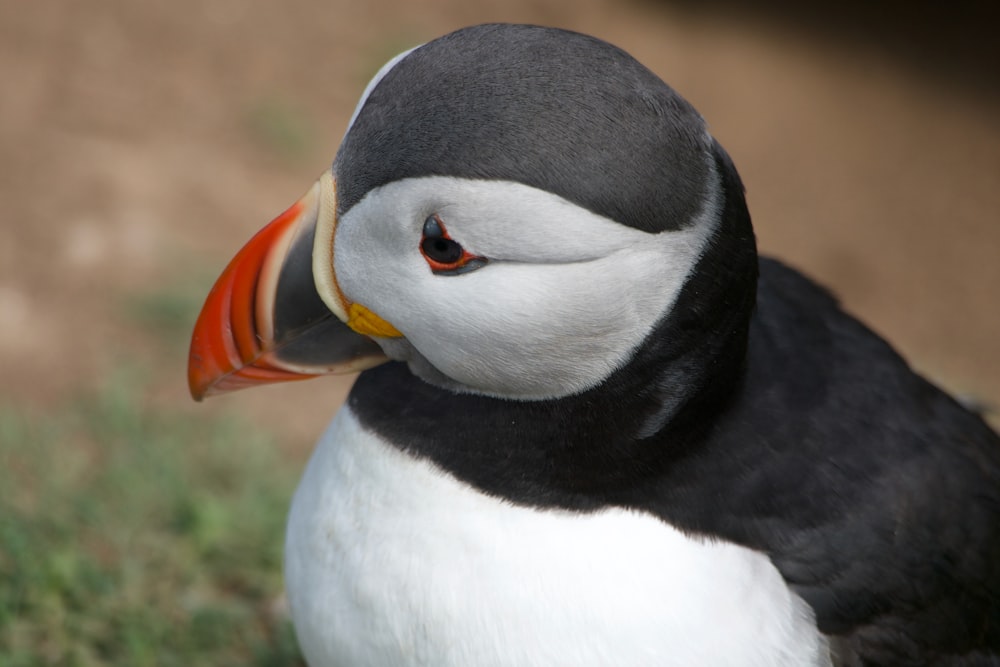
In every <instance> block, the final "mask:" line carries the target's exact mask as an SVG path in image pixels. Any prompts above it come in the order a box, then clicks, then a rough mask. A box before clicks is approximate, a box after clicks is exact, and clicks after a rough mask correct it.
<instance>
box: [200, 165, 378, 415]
mask: <svg viewBox="0 0 1000 667" xmlns="http://www.w3.org/2000/svg"><path fill="white" fill-rule="evenodd" d="M334 201H335V193H334V192H333V179H332V177H330V176H329V175H328V174H324V177H323V178H321V179H320V180H319V181H317V182H316V183H315V184H314V185H313V187H312V188H311V189H310V190H309V192H308V193H306V195H305V196H304V197H302V199H300V200H299V201H297V202H295V203H294V204H293V205H292V206H291V207H290V208H289V209H288V210H287V211H285V212H284V213H282V214H281V215H279V216H278V217H277V218H275V219H274V220H273V221H272V222H271V223H270V224H268V225H267V226H266V227H264V229H262V230H261V231H260V232H258V233H257V235H256V236H254V237H253V238H252V239H250V242H249V243H247V244H246V246H244V247H243V249H242V250H240V251H239V253H238V254H237V255H236V257H234V258H233V260H232V261H231V262H229V266H227V267H226V269H225V270H224V271H223V272H222V275H221V276H219V279H218V280H217V281H216V282H215V286H214V287H212V291H211V292H209V295H208V298H207V299H206V300H205V305H204V306H203V307H202V310H201V314H200V315H199V316H198V321H197V323H196V324H195V327H194V333H193V335H192V337H191V352H190V356H189V357H188V385H189V386H190V388H191V395H192V396H193V397H194V399H195V400H198V401H200V400H201V399H202V398H204V397H205V396H214V395H216V394H222V393H226V392H229V391H235V390H237V389H243V388H245V387H253V386H256V385H261V384H268V383H272V382H285V381H289V380H305V379H309V378H311V377H315V376H317V375H325V374H328V373H351V372H357V371H360V370H364V369H365V368H370V367H372V366H375V365H377V364H380V363H382V362H383V361H385V360H386V357H385V355H384V354H383V353H382V350H381V348H379V346H378V345H377V344H376V343H375V342H374V341H373V340H372V339H370V338H368V337H367V336H363V335H360V334H358V333H356V332H355V331H354V330H352V329H351V328H349V327H348V326H347V325H346V324H344V323H343V322H342V321H341V319H340V317H338V315H337V314H335V313H334V312H333V311H332V310H331V309H330V307H328V306H327V305H326V304H325V303H324V301H323V299H322V298H321V297H320V295H319V293H318V292H317V290H316V281H315V279H314V277H313V259H312V258H313V244H314V240H315V238H316V236H317V233H316V232H317V230H316V227H317V223H318V222H320V223H321V224H327V225H331V226H335V224H336V217H335V215H334V212H333V206H334V204H333V203H334ZM332 231H333V230H332V229H326V230H324V232H323V233H322V234H320V237H321V238H332ZM324 256H325V257H330V256H331V253H330V252H326V253H325V254H324ZM329 271H330V272H331V273H332V267H330V269H329ZM335 305H336V304H335ZM338 310H341V309H340V308H338ZM341 316H343V313H342V314H341Z"/></svg>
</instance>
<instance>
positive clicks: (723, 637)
mask: <svg viewBox="0 0 1000 667" xmlns="http://www.w3.org/2000/svg"><path fill="white" fill-rule="evenodd" d="M287 545H288V546H287V553H286V565H285V569H286V580H287V586H288V592H289V598H290V600H291V603H292V612H293V615H294V617H295V619H296V633H297V635H298V638H299V642H300V645H301V646H302V649H303V652H304V653H305V655H306V656H308V658H309V661H310V664H316V665H403V664H419V665H440V666H442V667H444V666H448V665H452V666H455V667H459V666H463V665H471V664H475V665H484V666H486V665H525V666H529V665H557V664H572V665H581V666H584V665H615V664H627V665H636V666H637V667H638V666H641V665H650V666H653V665H657V666H662V665H677V666H678V667H680V666H682V665H692V664H711V665H733V666H734V667H736V666H739V667H743V666H753V665H760V666H761V667H763V666H781V665H788V666H789V667H792V666H795V667H800V666H803V665H827V664H829V656H828V652H827V651H826V641H825V639H824V638H823V637H822V636H821V635H820V634H819V632H818V631H817V630H816V627H815V624H814V622H813V616H812V612H811V610H810V609H809V607H808V605H806V604H805V602H803V601H802V600H801V599H800V598H799V597H798V596H797V595H795V594H794V593H793V592H791V591H790V590H789V589H788V588H787V586H786V585H785V583H784V581H783V580H782V579H781V576H780V574H779V573H778V571H777V569H776V568H775V567H774V566H773V565H772V564H771V562H770V561H769V560H768V559H767V557H766V556H764V555H763V554H760V553H757V552H754V551H752V550H749V549H746V548H744V547H739V546H736V545H734V544H732V543H727V542H723V541H719V540H714V539H710V538H705V537H702V536H693V535H686V534H685V533H683V532H681V531H679V530H677V529H674V528H672V527H670V526H669V525H664V524H663V522H661V521H659V520H658V519H656V518H654V517H652V516H650V515H648V514H646V513H642V512H637V511H631V510H624V509H620V508H609V509H605V510H601V511H598V512H591V513H578V512H569V511H565V510H559V509H547V510H543V511H539V510H537V509H535V508H531V507H525V506H520V505H515V504H512V503H510V502H508V501H506V500H504V499H502V498H498V497H495V496H489V495H486V494H483V493H480V492H478V491H477V490H476V489H474V488H472V487H470V486H469V485H467V484H465V483H463V482H462V481H460V480H458V479H456V478H454V477H452V476H450V475H447V474H446V473H444V472H442V471H441V470H440V469H438V468H436V467H435V466H434V465H433V464H432V463H430V462H429V461H426V460H421V459H420V458H416V457H413V456H410V455H408V454H406V453H405V452H403V451H401V450H400V449H399V448H398V446H395V445H393V444H391V443H388V442H386V441H385V440H383V439H382V438H381V437H379V436H378V435H376V434H374V433H372V432H371V431H370V430H367V429H365V428H364V427H363V425H362V424H361V423H360V422H359V420H358V417H357V416H356V415H355V414H354V413H353V412H352V410H351V408H349V407H347V408H344V409H343V410H342V411H341V412H340V414H338V415H337V417H336V419H335V420H334V422H333V424H332V425H331V426H330V429H329V430H328V432H327V433H326V434H325V435H324V437H323V438H322V439H321V440H320V443H319V445H318V446H317V449H316V452H315V454H314V455H313V458H312V460H311V461H310V463H309V467H308V469H307V471H306V473H305V476H304V477H303V480H302V483H301V485H300V486H299V489H298V491H297V492H296V495H295V500H294V503H293V506H292V511H291V515H290V518H289V526H288V541H287ZM445 628H446V629H447V631H444V632H442V631H441V629H445Z"/></svg>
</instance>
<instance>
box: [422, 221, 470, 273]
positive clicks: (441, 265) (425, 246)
mask: <svg viewBox="0 0 1000 667" xmlns="http://www.w3.org/2000/svg"><path fill="white" fill-rule="evenodd" d="M420 254H421V255H423V256H424V259H425V260H426V261H427V264H428V265H430V267H431V271H432V272H434V273H435V274H437V275H455V274H459V273H467V272H469V271H474V270H475V269H478V268H480V267H481V266H483V265H485V264H486V258H485V257H480V256H478V255H473V254H472V253H471V252H469V251H468V250H466V249H465V248H463V247H462V246H461V244H459V243H458V241H456V240H455V239H453V238H451V237H450V236H449V235H448V230H447V229H445V226H444V223H443V222H441V218H440V217H438V215H437V214H436V213H435V214H434V215H432V216H430V217H428V218H427V220H426V221H424V229H423V236H422V237H421V239H420Z"/></svg>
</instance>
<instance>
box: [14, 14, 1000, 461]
mask: <svg viewBox="0 0 1000 667" xmlns="http://www.w3.org/2000/svg"><path fill="white" fill-rule="evenodd" d="M494 20H505V21H520V22H533V23H543V24H550V25H560V26H563V27H568V28H572V29H576V30H580V31H583V32H588V33H591V34H595V35H597V36H600V37H602V38H604V39H607V40H609V41H611V42H614V43H616V44H618V45H620V46H622V47H624V48H625V49H626V50H628V51H630V52H631V53H632V54H633V55H635V56H636V57H637V58H639V60H641V61H642V62H644V63H645V64H647V65H648V66H649V67H650V68H651V69H653V70H654V71H655V72H657V73H659V74H660V75H661V76H662V77H663V78H664V79H665V80H667V81H668V82H669V83H671V84H672V85H674V86H675V87H676V88H677V89H678V90H680V91H681V93H682V94H684V95H685V96H686V97H687V98H688V99H690V100H691V101H692V102H693V103H694V104H695V105H696V106H697V107H698V108H699V109H700V110H701V112H702V113H703V114H704V115H705V117H706V118H707V119H708V120H709V122H710V124H711V126H712V128H713V130H714V133H715V134H716V136H717V137H718V138H719V139H720V140H721V141H722V143H723V144H724V145H725V146H726V147H727V148H728V150H729V152H730V153H731V154H732V156H733V158H734V159H735V161H736V163H737V165H738V166H739V168H740V170H741V173H742V175H743V178H744V180H745V182H746V184H747V187H748V191H749V200H750V207H751V211H752V213H753V215H754V219H755V222H756V226H757V232H758V237H759V241H760V245H761V248H762V249H763V250H764V251H766V252H768V253H770V254H774V255H778V256H780V257H782V258H785V259H786V260H787V261H789V262H791V263H792V264H794V265H796V266H798V267H800V268H802V269H803V270H805V271H806V272H807V273H809V274H811V275H812V276H814V277H816V278H817V279H819V280H820V281H821V282H823V283H824V284H826V285H828V286H830V287H832V288H833V289H834V291H835V292H836V293H837V294H838V295H839V296H840V297H841V299H842V301H843V302H844V303H845V304H846V306H847V308H848V309H850V310H851V311H853V312H854V313H856V314H858V315H859V316H861V317H862V318H863V319H864V320H865V321H866V322H868V323H869V324H870V325H871V326H873V327H874V328H875V329H876V330H878V331H879V332H881V333H882V334H884V335H886V336H887V337H888V338H889V339H890V340H892V341H894V343H895V344H896V345H897V346H898V348H899V349H900V350H902V351H903V352H904V353H905V354H906V355H907V356H908V357H909V358H910V359H911V360H912V362H913V363H914V365H915V366H916V367H917V368H918V369H920V370H921V371H923V372H925V373H926V374H928V375H929V376H931V377H932V378H934V379H935V380H936V381H938V382H939V383H942V384H944V385H945V386H947V387H949V388H950V389H952V390H954V391H956V392H960V393H962V394H968V395H971V396H975V397H977V398H979V399H980V400H982V401H984V402H987V403H991V404H1000V353H998V351H997V349H996V347H997V342H998V340H1000V309H998V308H997V300H998V291H1000V219H998V217H1000V216H998V211H1000V178H998V177H1000V98H998V97H997V96H996V95H995V91H992V90H991V89H989V88H984V87H973V86H966V85H959V84H958V83H955V82H953V81H952V80H951V79H950V78H949V76H948V72H947V69H946V68H945V69H944V71H941V70H936V71H935V74H934V75H933V76H927V75H925V74H924V73H923V72H922V70H921V69H920V68H919V67H914V66H913V65H912V64H911V63H908V62H906V61H904V60H901V59H899V58H896V57H895V56H894V55H893V53H892V52H891V51H886V50H881V49H878V48H868V47H866V46H859V45H857V44H854V43H848V42H844V41H840V40H838V39H836V36H833V37H831V36H830V35H823V36H818V33H816V32H813V31H806V30H802V29H797V28H796V27H795V25H794V24H793V23H789V22H786V21H778V20H775V19H774V17H773V16H771V17H770V18H766V19H765V18H754V17H747V16H745V15H743V16H740V15H735V14H731V13H725V12H722V13H711V14H706V13H697V12H692V11H689V10H681V9H677V8H676V7H674V6H672V5H669V4H662V5H661V4H654V3H638V4H628V5H624V4H621V3H615V2H612V1H611V0H577V1H574V2H570V1H569V0H535V1H530V0H505V1H503V2H501V1H500V0H494V1H491V2H480V3H469V2H465V1H462V2H459V1H457V0H433V1H431V2H424V3H421V4H420V5H417V4H415V3H406V2H394V1H392V0H369V2H365V3H358V2H340V1H338V0H334V1H332V2H310V1H307V0H294V1H291V2H284V3H264V2H260V3H251V2H241V1H240V0H201V1H200V2H195V1H194V0H177V1H175V2H172V3H137V2H130V1H128V0H112V1H109V2H103V3H73V2H63V3H41V2H34V3H31V2H19V1H18V0H0V79H2V80H3V82H4V91H5V92H4V96H3V97H4V100H3V103H2V104H0V154H2V156H3V161H4V165H5V168H4V169H2V170H0V200H2V202H3V216H4V217H3V219H2V221H0V372H2V376H3V380H4V381H3V384H2V389H0V401H2V402H5V403H8V404H12V405H19V406H25V405H29V406H30V405H34V406H37V407H40V408H41V409H44V408H46V407H54V406H57V405H58V404H59V401H60V400H63V399H65V398H66V397H68V396H71V395H74V394H77V393H79V392H81V391H84V392H86V391H91V390H93V389H94V388H96V387H99V386H101V384H102V383H106V382H109V381H114V379H113V378H114V376H113V375H112V374H111V371H112V369H114V368H116V367H119V366H120V365H121V364H123V363H127V364H131V365H136V366H139V367H141V368H144V369H148V370H149V371H150V372H151V378H150V380H149V382H148V387H149V394H148V399H149V400H152V401H157V402H162V403H166V404H170V405H173V406H177V407H178V409H181V410H185V411H190V412H194V411H204V412H213V411H233V412H239V413H241V414H246V415H248V417H249V418H252V419H255V420H257V421H258V422H259V423H262V424H266V425H267V426H268V427H269V428H273V429H276V430H279V431H280V432H283V433H286V434H287V435H288V438H289V439H290V440H292V441H293V442H295V443H308V442H309V440H311V439H312V438H313V437H314V436H315V434H316V433H317V432H318V431H319V429H320V428H322V425H323V423H324V422H325V421H326V420H327V419H328V417H329V415H330V414H331V413H332V412H333V410H334V409H335V407H336V403H337V401H339V400H340V398H341V397H342V396H343V392H344V391H345V389H346V386H347V381H345V380H343V379H331V380H325V381H324V382H326V384H325V385H324V384H322V383H307V384H302V385H299V386H283V387H274V388H266V389H261V390H259V391H254V392H247V393H245V394H242V395H234V396H232V397H227V398H222V399H215V400H213V401H210V402H208V403H207V404H205V405H203V406H195V405H193V404H191V403H190V402H189V399H188V397H187V390H186V387H185V385H184V372H185V370H184V365H185V358H184V351H183V348H184V344H183V343H180V344H177V345H163V344H162V343H156V342H154V340H153V338H155V337H151V336H150V334H149V332H148V331H146V330H144V329H142V328H141V327H138V326H137V325H136V324H135V322H134V321H133V320H131V319H130V318H129V317H127V316H126V315H123V312H124V311H125V310H126V309H125V308H124V307H123V304H125V303H128V300H129V299H134V298H138V297H141V295H143V294H148V293H151V292H155V291H157V290H162V289H164V288H165V287H169V286H171V285H174V286H176V285H178V284H184V283H187V284H190V283H192V282H193V283H195V284H196V285H197V287H195V288H193V289H197V290H200V291H207V289H208V287H209V284H210V281H211V278H212V277H214V276H210V275H208V274H209V273H216V272H217V271H218V270H220V269H221V268H222V266H223V265H224V263H225V261H227V260H228V258H229V256H230V255H231V254H232V253H233V252H234V251H235V250H236V249H237V248H238V247H239V246H240V245H241V244H242V243H243V242H244V241H245V240H246V239H247V238H249V236H250V235H251V234H252V232H254V231H255V230H256V229H257V228H258V227H260V226H261V225H262V224H264V223H265V222H267V221H268V219H270V217H271V216H273V215H274V214H276V213H277V212H279V211H280V210H282V209H283V208H284V207H285V205H286V204H288V203H290V202H291V201H293V200H294V199H295V198H297V197H298V196H299V195H300V194H301V193H302V192H303V191H304V190H305V188H306V187H307V186H308V185H309V184H310V183H311V182H312V179H313V178H314V177H315V176H316V175H317V174H318V173H319V172H320V171H321V170H322V169H324V168H325V167H326V165H327V163H328V161H329V159H330V158H331V157H332V155H333V153H334V151H335V149H336V145H337V142H338V140H339V137H340V135H341V134H342V132H343V130H344V127H345V125H346V121H347V118H348V117H349V114H350V112H351V110H352V108H353V105H354V102H355V100H356V99H357V96H358V95H359V94H360V92H361V90H362V89H363V87H364V84H365V83H366V81H367V79H368V77H369V76H370V75H371V74H372V73H373V72H374V70H375V69H376V68H377V67H378V66H379V65H380V64H381V63H382V62H383V61H384V60H386V59H387V58H388V57H390V56H391V55H393V54H394V53H395V52H397V51H399V50H401V49H402V48H405V47H407V46H409V45H412V44H415V43H418V42H420V41H425V40H427V39H429V38H432V37H434V36H436V35H439V34H441V33H444V32H446V31H449V30H451V29H454V28H457V27H460V26H462V25H467V24H471V23H479V22H484V21H494ZM845 44H848V45H849V47H848V46H845ZM957 80H958V79H957V77H956V81H957ZM186 328H187V327H182V330H186ZM179 335H180V336H181V337H182V338H183V337H184V336H186V334H179Z"/></svg>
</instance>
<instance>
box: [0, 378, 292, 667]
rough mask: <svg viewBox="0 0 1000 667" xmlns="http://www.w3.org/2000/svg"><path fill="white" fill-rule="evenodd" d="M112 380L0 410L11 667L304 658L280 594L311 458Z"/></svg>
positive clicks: (0, 495)
mask: <svg viewBox="0 0 1000 667" xmlns="http://www.w3.org/2000/svg"><path fill="white" fill-rule="evenodd" d="M109 386H114V387H116V388H115V389H109V390H107V391H104V392H103V393H101V394H99V395H97V396H93V397H88V398H83V399H81V400H79V401H77V402H75V403H73V404H71V405H68V406H64V407H63V408H62V409H60V410H55V411H52V412H50V413H48V414H40V413H37V412H36V413H31V412H26V411H23V410H18V409H16V408H15V407H11V406H7V407H3V406H0V666H3V667H22V666H29V665H67V666H70V665H72V666H76V665H80V666H85V665H129V666H136V667H139V666H142V665H157V666H170V665H184V666H192V667H194V666H198V665H213V666H214V665H259V666H262V667H263V666H271V665H274V666H277V665H301V664H303V663H302V662H301V658H300V657H299V655H298V649H297V648H296V644H295V640H294V637H293V635H292V632H291V629H290V626H289V624H288V621H287V617H286V616H287V615H286V614H285V613H284V612H283V610H282V609H283V606H282V604H281V591H282V581H281V558H282V542H283V536H284V522H285V514H286V511H287V507H288V502H289V499H290V496H291V493H292V490H293V488H294V485H295V481H296V477H297V475H298V472H299V470H298V469H299V466H300V462H286V461H282V460H281V459H280V457H279V455H278V450H277V449H276V448H274V447H273V446H272V443H270V442H268V440H267V438H265V437H263V436H261V435H260V434H258V433H255V432H251V431H250V430H249V429H247V428H245V427H243V426H241V425H239V424H237V423H236V422H235V421H232V420H218V419H214V420H211V419H205V418H201V419H192V418H190V417H181V416H180V415H178V414H173V413H170V412H167V411H163V410H154V409H150V408H147V407H144V406H143V404H142V402H141V400H140V399H141V395H142V387H141V385H139V384H138V383H137V382H136V381H135V380H134V379H130V378H129V377H127V376H126V377H124V378H122V377H119V378H115V382H113V383H109Z"/></svg>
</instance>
